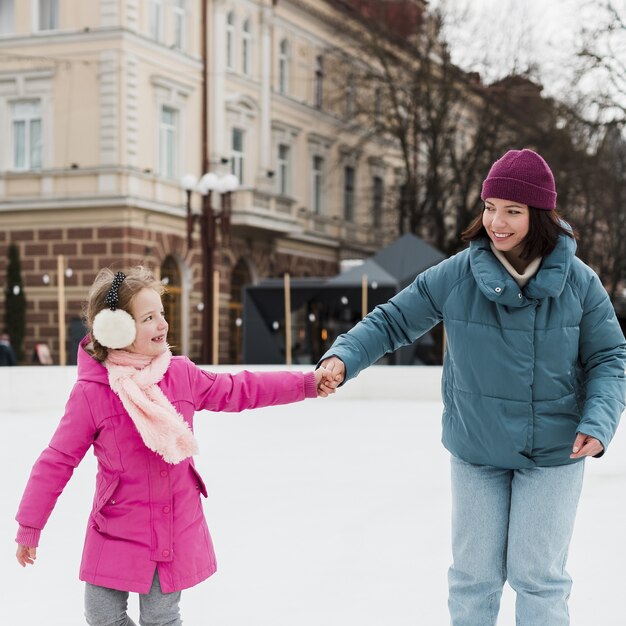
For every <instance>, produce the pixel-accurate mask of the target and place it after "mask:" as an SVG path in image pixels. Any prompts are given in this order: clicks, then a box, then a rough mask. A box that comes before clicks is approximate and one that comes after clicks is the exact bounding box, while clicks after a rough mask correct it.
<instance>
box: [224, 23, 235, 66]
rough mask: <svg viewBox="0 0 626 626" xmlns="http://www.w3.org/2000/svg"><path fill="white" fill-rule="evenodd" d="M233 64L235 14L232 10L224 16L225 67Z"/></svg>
mask: <svg viewBox="0 0 626 626" xmlns="http://www.w3.org/2000/svg"><path fill="white" fill-rule="evenodd" d="M234 66H235V14H234V13H233V11H230V13H229V14H228V15H227V16H226V67H227V68H228V69H230V70H232V69H233V67H234Z"/></svg>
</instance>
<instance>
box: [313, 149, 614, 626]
mask: <svg viewBox="0 0 626 626" xmlns="http://www.w3.org/2000/svg"><path fill="white" fill-rule="evenodd" d="M481 198H482V200H484V202H485V205H484V210H483V211H482V214H481V215H479V216H478V217H477V218H476V219H475V220H474V222H473V223H472V224H470V226H469V228H468V229H467V230H466V231H465V232H464V240H466V241H469V242H470V245H469V248H468V249H466V250H464V251H462V252H460V253H459V254H457V255H455V256H453V257H451V258H449V259H447V260H445V261H443V262H442V263H440V264H439V265H437V266H435V267H433V268H431V269H429V270H427V271H426V272H424V273H423V274H421V275H419V276H418V277H417V278H416V279H415V282H414V283H413V284H412V285H410V286H409V287H407V288H406V289H405V290H404V291H402V292H401V293H399V294H398V295H397V296H395V297H394V298H392V299H391V300H390V301H389V302H388V303H387V304H385V305H383V306H380V307H378V308H377V309H375V310H374V311H373V312H372V313H370V314H369V315H368V316H367V317H366V318H365V319H364V320H363V321H362V322H360V323H359V324H358V325H357V326H355V327H354V328H353V329H352V330H351V331H350V332H349V333H347V334H345V335H342V336H340V337H339V338H338V339H337V341H336V342H335V343H334V344H333V346H332V347H331V349H330V350H329V351H328V352H327V353H326V354H325V355H324V356H323V357H322V359H321V364H322V365H323V366H324V367H325V368H327V369H328V370H330V371H331V372H332V373H333V375H334V377H335V379H336V382H333V383H331V384H330V385H327V384H326V383H325V382H324V383H323V384H322V388H325V389H327V390H328V389H330V388H332V387H333V386H335V385H336V384H337V382H342V381H344V380H348V379H350V378H353V377H354V376H356V375H357V374H358V373H359V372H360V371H361V370H362V369H363V368H365V367H367V366H368V365H370V364H372V363H373V362H375V361H377V360H378V359H379V358H380V357H381V356H382V355H383V354H385V353H386V352H390V351H392V350H395V349H396V348H398V347H400V346H402V345H406V344H409V343H411V342H413V341H415V339H417V338H418V337H419V336H420V335H422V334H424V333H425V332H426V331H428V330H429V329H430V328H432V327H433V326H434V325H435V324H436V323H437V322H439V321H442V320H443V322H444V324H445V328H446V333H447V344H446V355H445V361H444V367H443V386H442V396H443V403H444V412H443V444H444V445H445V447H446V448H447V449H448V450H449V451H450V453H451V462H452V474H451V475H452V552H453V564H452V566H451V568H450V571H449V603H448V604H449V610H450V615H451V624H452V626H478V625H480V626H493V625H494V624H495V623H496V620H497V616H498V610H499V605H500V596H501V593H502V587H503V585H504V582H505V581H506V580H508V582H509V584H510V585H511V587H512V588H513V589H514V590H515V592H516V594H517V596H516V616H517V621H516V624H517V626H566V625H567V624H569V616H568V608H567V600H568V597H569V593H570V588H571V579H570V578H569V576H568V574H567V572H566V571H565V562H566V559H567V552H568V546H569V543H570V539H571V536H572V530H573V527H574V518H575V515H576V507H577V504H578V498H579V496H580V491H581V485H582V478H583V467H584V463H583V460H584V458H585V457H587V456H595V457H599V456H602V454H603V453H604V451H605V450H606V448H607V446H608V444H609V442H610V441H611V438H612V437H613V434H614V433H615V429H616V427H617V424H618V422H619V418H620V415H621V413H622V411H623V410H624V395H625V391H626V385H625V376H624V366H625V364H626V344H625V342H624V335H623V334H622V332H621V330H620V327H619V324H618V322H617V319H616V317H615V312H614V310H613V307H612V305H611V302H610V300H609V298H608V295H607V293H606V291H605V290H604V288H603V287H602V284H601V283H600V280H599V279H598V277H597V276H596V274H595V273H594V272H593V271H592V270H591V269H590V268H589V267H588V266H587V265H585V264H584V263H583V262H582V261H580V260H579V259H578V258H576V257H575V256H574V253H575V250H576V243H575V238H574V234H573V233H572V230H571V229H570V227H569V226H568V225H567V224H566V223H565V222H563V221H562V220H561V219H560V218H559V216H558V214H557V212H556V211H555V208H556V189H555V184H554V177H553V175H552V172H551V171H550V168H549V167H548V164H547V163H546V162H545V161H544V160H543V159H542V158H541V156H539V155H538V154H537V153H535V152H533V151H531V150H511V151H509V152H507V153H506V154H505V155H504V156H503V157H502V158H501V159H499V160H498V161H496V162H495V163H494V164H493V166H492V167H491V170H490V171H489V174H488V175H487V178H486V179H485V181H484V183H483V187H482V194H481Z"/></svg>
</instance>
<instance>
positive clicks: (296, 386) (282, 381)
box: [187, 361, 318, 412]
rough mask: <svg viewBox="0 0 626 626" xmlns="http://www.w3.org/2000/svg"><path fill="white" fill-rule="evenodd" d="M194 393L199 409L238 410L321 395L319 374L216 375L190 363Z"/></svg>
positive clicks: (188, 365)
mask: <svg viewBox="0 0 626 626" xmlns="http://www.w3.org/2000/svg"><path fill="white" fill-rule="evenodd" d="M187 371H188V373H189V383H190V387H191V396H192V398H193V403H194V406H195V409H196V410H197V411H200V410H202V409H208V410H209V411H229V412H237V411H243V410H245V409H256V408H261V407H265V406H274V405H278V404H290V403H291V402H300V401H301V400H304V399H305V398H316V397H317V396H318V389H317V381H316V375H315V373H314V372H313V371H311V372H307V373H304V372H299V371H293V370H285V371H277V372H250V371H247V370H244V371H243V372H238V373H237V374H216V373H215V372H208V371H206V370H203V369H200V368H199V367H197V366H196V365H194V364H193V363H192V362H191V361H188V363H187Z"/></svg>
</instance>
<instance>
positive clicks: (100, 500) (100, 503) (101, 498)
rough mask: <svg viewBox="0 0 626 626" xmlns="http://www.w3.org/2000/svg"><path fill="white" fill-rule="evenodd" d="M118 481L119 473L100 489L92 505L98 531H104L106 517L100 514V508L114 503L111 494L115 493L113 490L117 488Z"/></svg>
mask: <svg viewBox="0 0 626 626" xmlns="http://www.w3.org/2000/svg"><path fill="white" fill-rule="evenodd" d="M119 482H120V477H119V475H116V476H114V477H113V478H112V479H111V481H110V482H109V484H108V485H107V486H106V487H105V488H104V489H103V490H102V493H101V494H99V495H98V496H97V498H96V505H95V507H94V510H93V513H92V516H93V519H94V521H95V523H96V528H97V529H98V530H99V531H104V530H105V528H106V518H105V517H104V515H103V514H102V509H103V508H104V507H105V506H106V505H107V504H115V499H114V498H113V495H114V494H115V490H116V489H117V487H118V485H119Z"/></svg>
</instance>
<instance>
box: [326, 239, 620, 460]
mask: <svg viewBox="0 0 626 626" xmlns="http://www.w3.org/2000/svg"><path fill="white" fill-rule="evenodd" d="M575 250H576V243H575V241H574V240H573V239H571V238H569V237H565V236H561V237H560V238H559V241H558V243H557V246H556V248H555V249H554V251H553V252H552V253H551V254H550V255H548V256H547V257H546V258H544V259H543V261H542V264H541V266H540V268H539V271H538V272H537V274H536V275H535V276H534V277H533V278H532V279H531V280H530V281H529V282H528V284H527V285H526V286H525V287H524V288H523V289H520V288H519V286H518V285H517V283H516V282H515V281H514V280H513V278H512V277H511V275H510V274H509V273H508V272H507V271H506V269H505V268H504V267H503V265H502V264H501V263H500V262H499V261H498V260H497V258H496V257H495V256H494V254H493V253H492V251H491V249H490V246H489V242H488V241H487V240H480V241H474V242H472V243H471V245H470V247H469V248H468V249H466V250H464V251H463V252H460V253H459V254H457V255H455V256H453V257H451V258H449V259H446V260H445V261H443V262H441V263H439V264H438V265H436V266H435V267H432V268H430V269H428V270H427V271H425V272H423V273H422V274H420V275H419V276H418V277H417V278H416V279H415V281H414V282H413V284H411V285H410V286H408V287H407V288H406V289H404V290H403V291H402V292H400V293H399V294H398V295H396V296H395V297H393V298H392V299H391V300H389V302H387V303H386V304H383V305H381V306H378V307H376V309H374V310H373V311H372V312H371V313H370V314H369V315H367V317H365V319H364V320H363V321H362V322H360V323H359V324H357V325H356V326H355V327H354V328H353V329H352V330H350V332H348V333H346V334H344V335H341V336H340V337H338V338H337V340H336V341H335V343H334V344H333V346H332V347H331V349H330V350H329V351H328V352H327V353H326V354H325V355H324V356H323V357H322V359H321V360H323V359H325V358H327V357H328V356H331V355H336V356H338V357H339V358H340V359H341V360H342V361H343V362H344V363H345V365H346V380H348V379H350V378H353V377H355V376H356V375H357V374H358V373H359V372H360V371H361V370H363V369H364V368H366V367H367V366H369V365H371V364H372V363H374V362H376V361H377V360H378V359H379V358H380V357H381V356H383V355H384V354H386V353H388V352H391V351H393V350H395V349H397V348H399V347H400V346H404V345H407V344H410V343H412V342H413V341H415V340H416V339H417V338H418V337H420V336H421V335H423V334H424V333H425V332H427V331H428V330H429V329H431V328H432V327H433V326H434V325H435V324H437V323H438V322H439V321H441V320H443V322H444V327H445V329H446V337H447V343H446V354H445V358H444V367H443V380H442V398H443V403H444V412H443V444H444V445H445V447H446V448H447V449H448V450H449V451H450V452H451V453H452V454H454V455H455V456H458V457H459V458H461V459H463V460H464V461H467V462H469V463H475V464H478V465H492V466H496V467H503V468H511V469H517V468H527V467H534V466H542V467H543V466H552V465H564V464H568V463H572V462H576V460H571V459H570V458H569V455H570V453H571V449H572V445H573V442H574V438H575V436H576V432H582V433H585V434H587V435H590V436H592V437H595V438H597V439H598V440H599V441H600V442H601V443H602V445H603V446H604V448H605V450H606V448H607V446H608V444H609V442H610V441H611V439H612V437H613V435H614V433H615V429H616V428H617V424H618V422H619V419H620V415H621V413H622V411H623V410H624V398H625V395H626V378H625V374H624V368H625V366H626V343H625V341H624V335H623V333H622V331H621V329H620V327H619V324H618V322H617V319H616V317H615V311H614V309H613V306H612V305H611V302H610V300H609V298H608V295H607V293H606V291H605V289H604V288H603V286H602V284H601V283H600V280H599V279H598V277H597V275H596V274H595V273H594V272H593V270H591V269H590V268H589V267H588V266H587V265H585V264H584V263H583V262H582V261H580V259H578V258H577V257H576V256H575V255H574V253H575Z"/></svg>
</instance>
